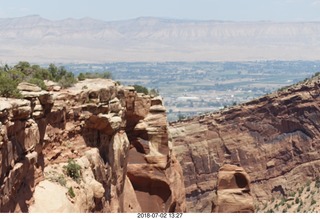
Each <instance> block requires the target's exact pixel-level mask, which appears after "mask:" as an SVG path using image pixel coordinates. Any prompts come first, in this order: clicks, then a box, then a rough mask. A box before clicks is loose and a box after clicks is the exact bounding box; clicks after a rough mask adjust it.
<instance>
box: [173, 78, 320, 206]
mask: <svg viewBox="0 0 320 219" xmlns="http://www.w3.org/2000/svg"><path fill="white" fill-rule="evenodd" d="M319 88H320V82H319V78H314V79H312V80H310V81H307V82H305V83H301V84H299V85H296V86H294V87H291V88H288V89H287V90H284V91H281V92H280V91H279V92H276V93H274V94H271V95H267V96H264V97H261V98H260V99H257V100H253V101H251V102H248V103H245V104H241V105H238V106H235V107H232V108H229V109H225V110H222V111H220V112H216V113H211V114H206V115H203V116H198V117H195V118H193V119H189V120H185V121H179V122H175V123H172V124H171V126H170V132H171V135H172V138H173V151H174V152H175V154H176V156H177V158H178V160H179V162H180V163H181V164H182V165H181V166H182V167H183V174H184V179H185V186H186V197H187V210H188V211H192V212H210V211H211V200H213V199H214V196H213V194H214V192H213V191H214V190H215V188H214V186H215V185H216V184H217V177H218V171H219V169H220V167H221V166H222V165H223V164H225V163H231V164H235V165H240V166H241V167H243V168H244V170H245V171H246V172H247V173H248V174H249V175H250V178H251V191H252V195H253V196H254V198H255V199H256V200H257V201H258V202H260V201H262V200H267V199H271V196H272V195H273V194H275V193H279V194H282V195H284V196H286V195H287V194H288V192H290V191H292V190H295V189H296V188H298V187H299V186H300V185H302V184H304V183H305V181H306V179H310V180H314V179H315V178H316V177H317V176H319V175H320V168H319V167H320V153H319V151H320V144H319V142H320V137H319V136H320V133H319V130H320V123H319V121H320V108H319V103H320V92H319V90H320V89H319Z"/></svg>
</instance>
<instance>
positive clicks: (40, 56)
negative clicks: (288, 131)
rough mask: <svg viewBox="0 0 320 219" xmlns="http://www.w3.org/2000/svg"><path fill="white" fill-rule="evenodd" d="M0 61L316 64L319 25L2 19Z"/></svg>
mask: <svg viewBox="0 0 320 219" xmlns="http://www.w3.org/2000/svg"><path fill="white" fill-rule="evenodd" d="M0 45H1V47H0V62H2V63H12V62H13V63H15V62H17V61H20V60H27V61H31V62H42V63H43V62H64V63H77V62H88V63H90V62H91V63H100V62H113V61H247V60H265V59H268V60H276V59H280V60H320V22H287V23H280V22H264V21H261V22H232V21H193V20H174V19H161V18H154V17H141V18H137V19H132V20H125V21H113V22H107V21H101V20H94V19H91V18H83V19H65V20H59V21H51V20H47V19H44V18H42V17H40V16H27V17H20V18H2V19H0Z"/></svg>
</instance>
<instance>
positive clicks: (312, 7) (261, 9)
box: [0, 0, 320, 22]
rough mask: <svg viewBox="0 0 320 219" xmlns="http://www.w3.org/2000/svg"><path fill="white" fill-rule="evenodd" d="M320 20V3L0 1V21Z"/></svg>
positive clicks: (307, 0)
mask: <svg viewBox="0 0 320 219" xmlns="http://www.w3.org/2000/svg"><path fill="white" fill-rule="evenodd" d="M27 15H40V16H41V17H43V18H47V19H50V20H62V19H66V18H83V17H91V18H94V19H99V20H104V21H115V20H127V19H132V18H137V17H146V16H151V17H160V18H173V19H188V20H228V21H280V22H286V21H320V0H0V18H8V17H22V16H27Z"/></svg>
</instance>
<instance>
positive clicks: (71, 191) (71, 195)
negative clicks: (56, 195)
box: [68, 187, 76, 198]
mask: <svg viewBox="0 0 320 219" xmlns="http://www.w3.org/2000/svg"><path fill="white" fill-rule="evenodd" d="M68 195H69V196H70V197H71V198H74V197H76V194H74V191H73V188H72V187H69V189H68Z"/></svg>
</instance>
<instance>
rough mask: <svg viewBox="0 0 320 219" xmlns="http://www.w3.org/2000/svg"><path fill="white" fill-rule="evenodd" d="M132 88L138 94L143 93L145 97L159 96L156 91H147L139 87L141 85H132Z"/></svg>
mask: <svg viewBox="0 0 320 219" xmlns="http://www.w3.org/2000/svg"><path fill="white" fill-rule="evenodd" d="M132 86H133V87H134V89H135V90H136V91H137V92H138V93H144V94H145V95H151V96H155V97H156V96H159V91H158V90H157V89H151V90H148V88H146V87H144V86H141V85H137V84H135V85H132Z"/></svg>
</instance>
